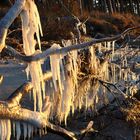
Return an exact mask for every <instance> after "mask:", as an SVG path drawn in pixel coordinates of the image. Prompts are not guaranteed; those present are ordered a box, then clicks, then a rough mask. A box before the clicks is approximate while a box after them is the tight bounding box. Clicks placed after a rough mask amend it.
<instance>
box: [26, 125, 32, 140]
mask: <svg viewBox="0 0 140 140" xmlns="http://www.w3.org/2000/svg"><path fill="white" fill-rule="evenodd" d="M27 127H28V139H30V138H31V136H32V132H33V127H32V126H31V125H30V124H28V125H27Z"/></svg>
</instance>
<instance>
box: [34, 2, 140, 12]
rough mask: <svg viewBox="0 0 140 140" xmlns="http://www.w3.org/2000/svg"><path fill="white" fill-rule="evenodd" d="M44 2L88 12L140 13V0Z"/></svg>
mask: <svg viewBox="0 0 140 140" xmlns="http://www.w3.org/2000/svg"><path fill="white" fill-rule="evenodd" d="M36 1H38V0H36ZM42 2H43V3H45V4H46V5H47V7H48V8H49V7H50V6H52V5H54V4H60V3H64V4H65V5H66V6H67V7H68V8H69V9H73V7H75V8H77V9H79V12H81V13H82V11H83V10H86V11H88V12H91V11H94V10H99V11H102V12H106V13H115V12H119V13H132V14H138V15H140V0H42ZM75 10H76V9H75Z"/></svg>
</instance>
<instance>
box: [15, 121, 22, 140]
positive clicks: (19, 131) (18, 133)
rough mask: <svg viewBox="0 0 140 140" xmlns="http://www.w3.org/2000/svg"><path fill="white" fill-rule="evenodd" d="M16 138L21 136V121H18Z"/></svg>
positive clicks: (18, 139)
mask: <svg viewBox="0 0 140 140" xmlns="http://www.w3.org/2000/svg"><path fill="white" fill-rule="evenodd" d="M15 126H16V139H17V140H20V136H21V128H20V122H16V125H15Z"/></svg>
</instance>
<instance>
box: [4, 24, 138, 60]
mask: <svg viewBox="0 0 140 140" xmlns="http://www.w3.org/2000/svg"><path fill="white" fill-rule="evenodd" d="M138 28H140V26H138V27H133V28H128V29H127V30H125V31H124V32H123V33H121V34H119V35H116V36H113V37H105V38H101V39H93V40H91V41H89V42H84V43H81V44H77V45H71V46H67V47H64V48H61V49H48V50H46V51H44V52H42V53H39V54H34V55H31V56H25V55H22V54H20V53H19V52H17V51H16V50H15V49H13V48H11V47H10V46H6V47H5V50H6V52H8V53H10V54H11V55H12V56H14V57H15V58H16V59H19V60H22V61H25V62H31V61H38V60H41V59H45V58H47V57H48V56H50V55H54V54H65V53H67V52H70V51H72V50H79V49H85V48H88V47H90V46H92V45H95V44H97V43H102V42H108V41H115V40H119V39H121V38H124V37H125V35H126V34H128V33H129V32H131V31H133V30H135V29H138Z"/></svg>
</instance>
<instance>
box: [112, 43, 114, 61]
mask: <svg viewBox="0 0 140 140" xmlns="http://www.w3.org/2000/svg"><path fill="white" fill-rule="evenodd" d="M114 55H115V41H113V42H112V60H113V58H114Z"/></svg>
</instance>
